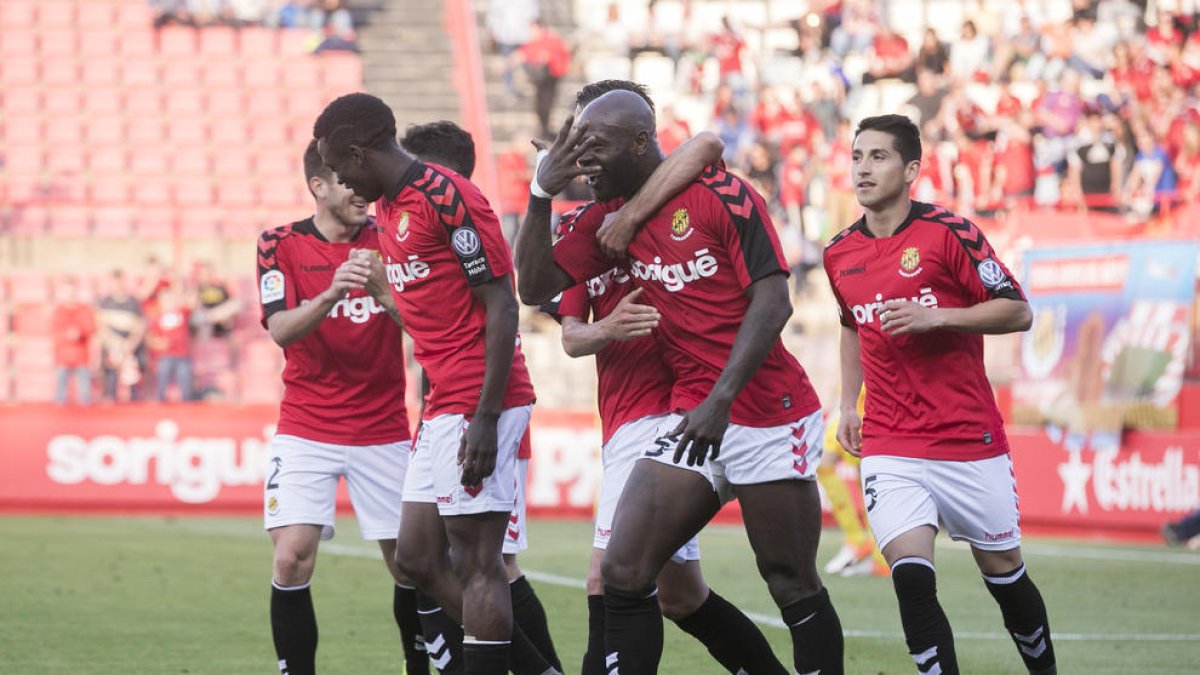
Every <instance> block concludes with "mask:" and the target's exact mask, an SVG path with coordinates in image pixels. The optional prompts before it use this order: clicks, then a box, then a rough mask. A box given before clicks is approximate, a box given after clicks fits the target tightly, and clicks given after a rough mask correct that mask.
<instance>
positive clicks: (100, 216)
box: [92, 206, 133, 239]
mask: <svg viewBox="0 0 1200 675" xmlns="http://www.w3.org/2000/svg"><path fill="white" fill-rule="evenodd" d="M92 234H93V235H95V236H97V237H112V238H114V239H123V238H125V237H129V236H131V235H133V212H132V211H131V210H130V209H128V208H126V207H123V206H112V207H100V208H97V209H96V210H95V212H94V213H93V215H92Z"/></svg>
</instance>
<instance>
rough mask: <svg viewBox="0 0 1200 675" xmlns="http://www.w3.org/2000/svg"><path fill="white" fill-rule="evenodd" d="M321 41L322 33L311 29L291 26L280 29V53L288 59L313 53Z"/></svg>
mask: <svg viewBox="0 0 1200 675" xmlns="http://www.w3.org/2000/svg"><path fill="white" fill-rule="evenodd" d="M320 43H321V36H320V34H319V33H315V32H313V31H310V30H304V29H302V28H291V29H287V30H281V31H279V55H280V56H282V57H284V58H286V59H291V58H293V57H296V56H307V55H309V54H312V52H313V50H314V49H316V48H317V45H318V44H320Z"/></svg>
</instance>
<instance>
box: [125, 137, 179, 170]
mask: <svg viewBox="0 0 1200 675" xmlns="http://www.w3.org/2000/svg"><path fill="white" fill-rule="evenodd" d="M171 154H172V150H171V148H169V147H165V146H162V145H158V144H146V145H145V146H144V147H141V148H136V149H135V150H134V151H133V152H131V153H130V154H129V170H130V171H131V172H133V173H135V174H138V175H141V176H162V175H164V174H166V173H167V170H168V169H169V168H170V167H171Z"/></svg>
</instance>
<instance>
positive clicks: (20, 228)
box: [8, 206, 46, 300]
mask: <svg viewBox="0 0 1200 675" xmlns="http://www.w3.org/2000/svg"><path fill="white" fill-rule="evenodd" d="M8 233H9V234H12V235H16V236H18V237H40V236H42V235H43V234H45V233H46V209H45V208H44V207H41V206H26V207H24V208H17V209H13V210H12V211H11V212H9V214H8ZM13 299H14V300H15V299H16V298H15V297H14V298H13Z"/></svg>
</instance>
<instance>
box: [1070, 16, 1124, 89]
mask: <svg viewBox="0 0 1200 675" xmlns="http://www.w3.org/2000/svg"><path fill="white" fill-rule="evenodd" d="M1116 38H1117V34H1116V29H1115V28H1113V27H1111V26H1108V27H1105V28H1100V27H1098V26H1096V19H1095V18H1094V17H1092V16H1089V15H1087V14H1084V15H1083V16H1080V17H1079V18H1077V19H1075V22H1074V39H1073V49H1074V51H1073V52H1072V53H1071V56H1070V58H1068V59H1067V64H1068V65H1070V66H1071V67H1072V68H1074V69H1075V70H1077V71H1079V72H1080V73H1082V74H1084V75H1086V76H1088V77H1090V78H1091V79H1094V80H1098V79H1100V78H1102V77H1104V72H1105V68H1106V66H1107V65H1108V63H1109V60H1110V59H1111V58H1112V49H1113V46H1114V45H1115V44H1116Z"/></svg>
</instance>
